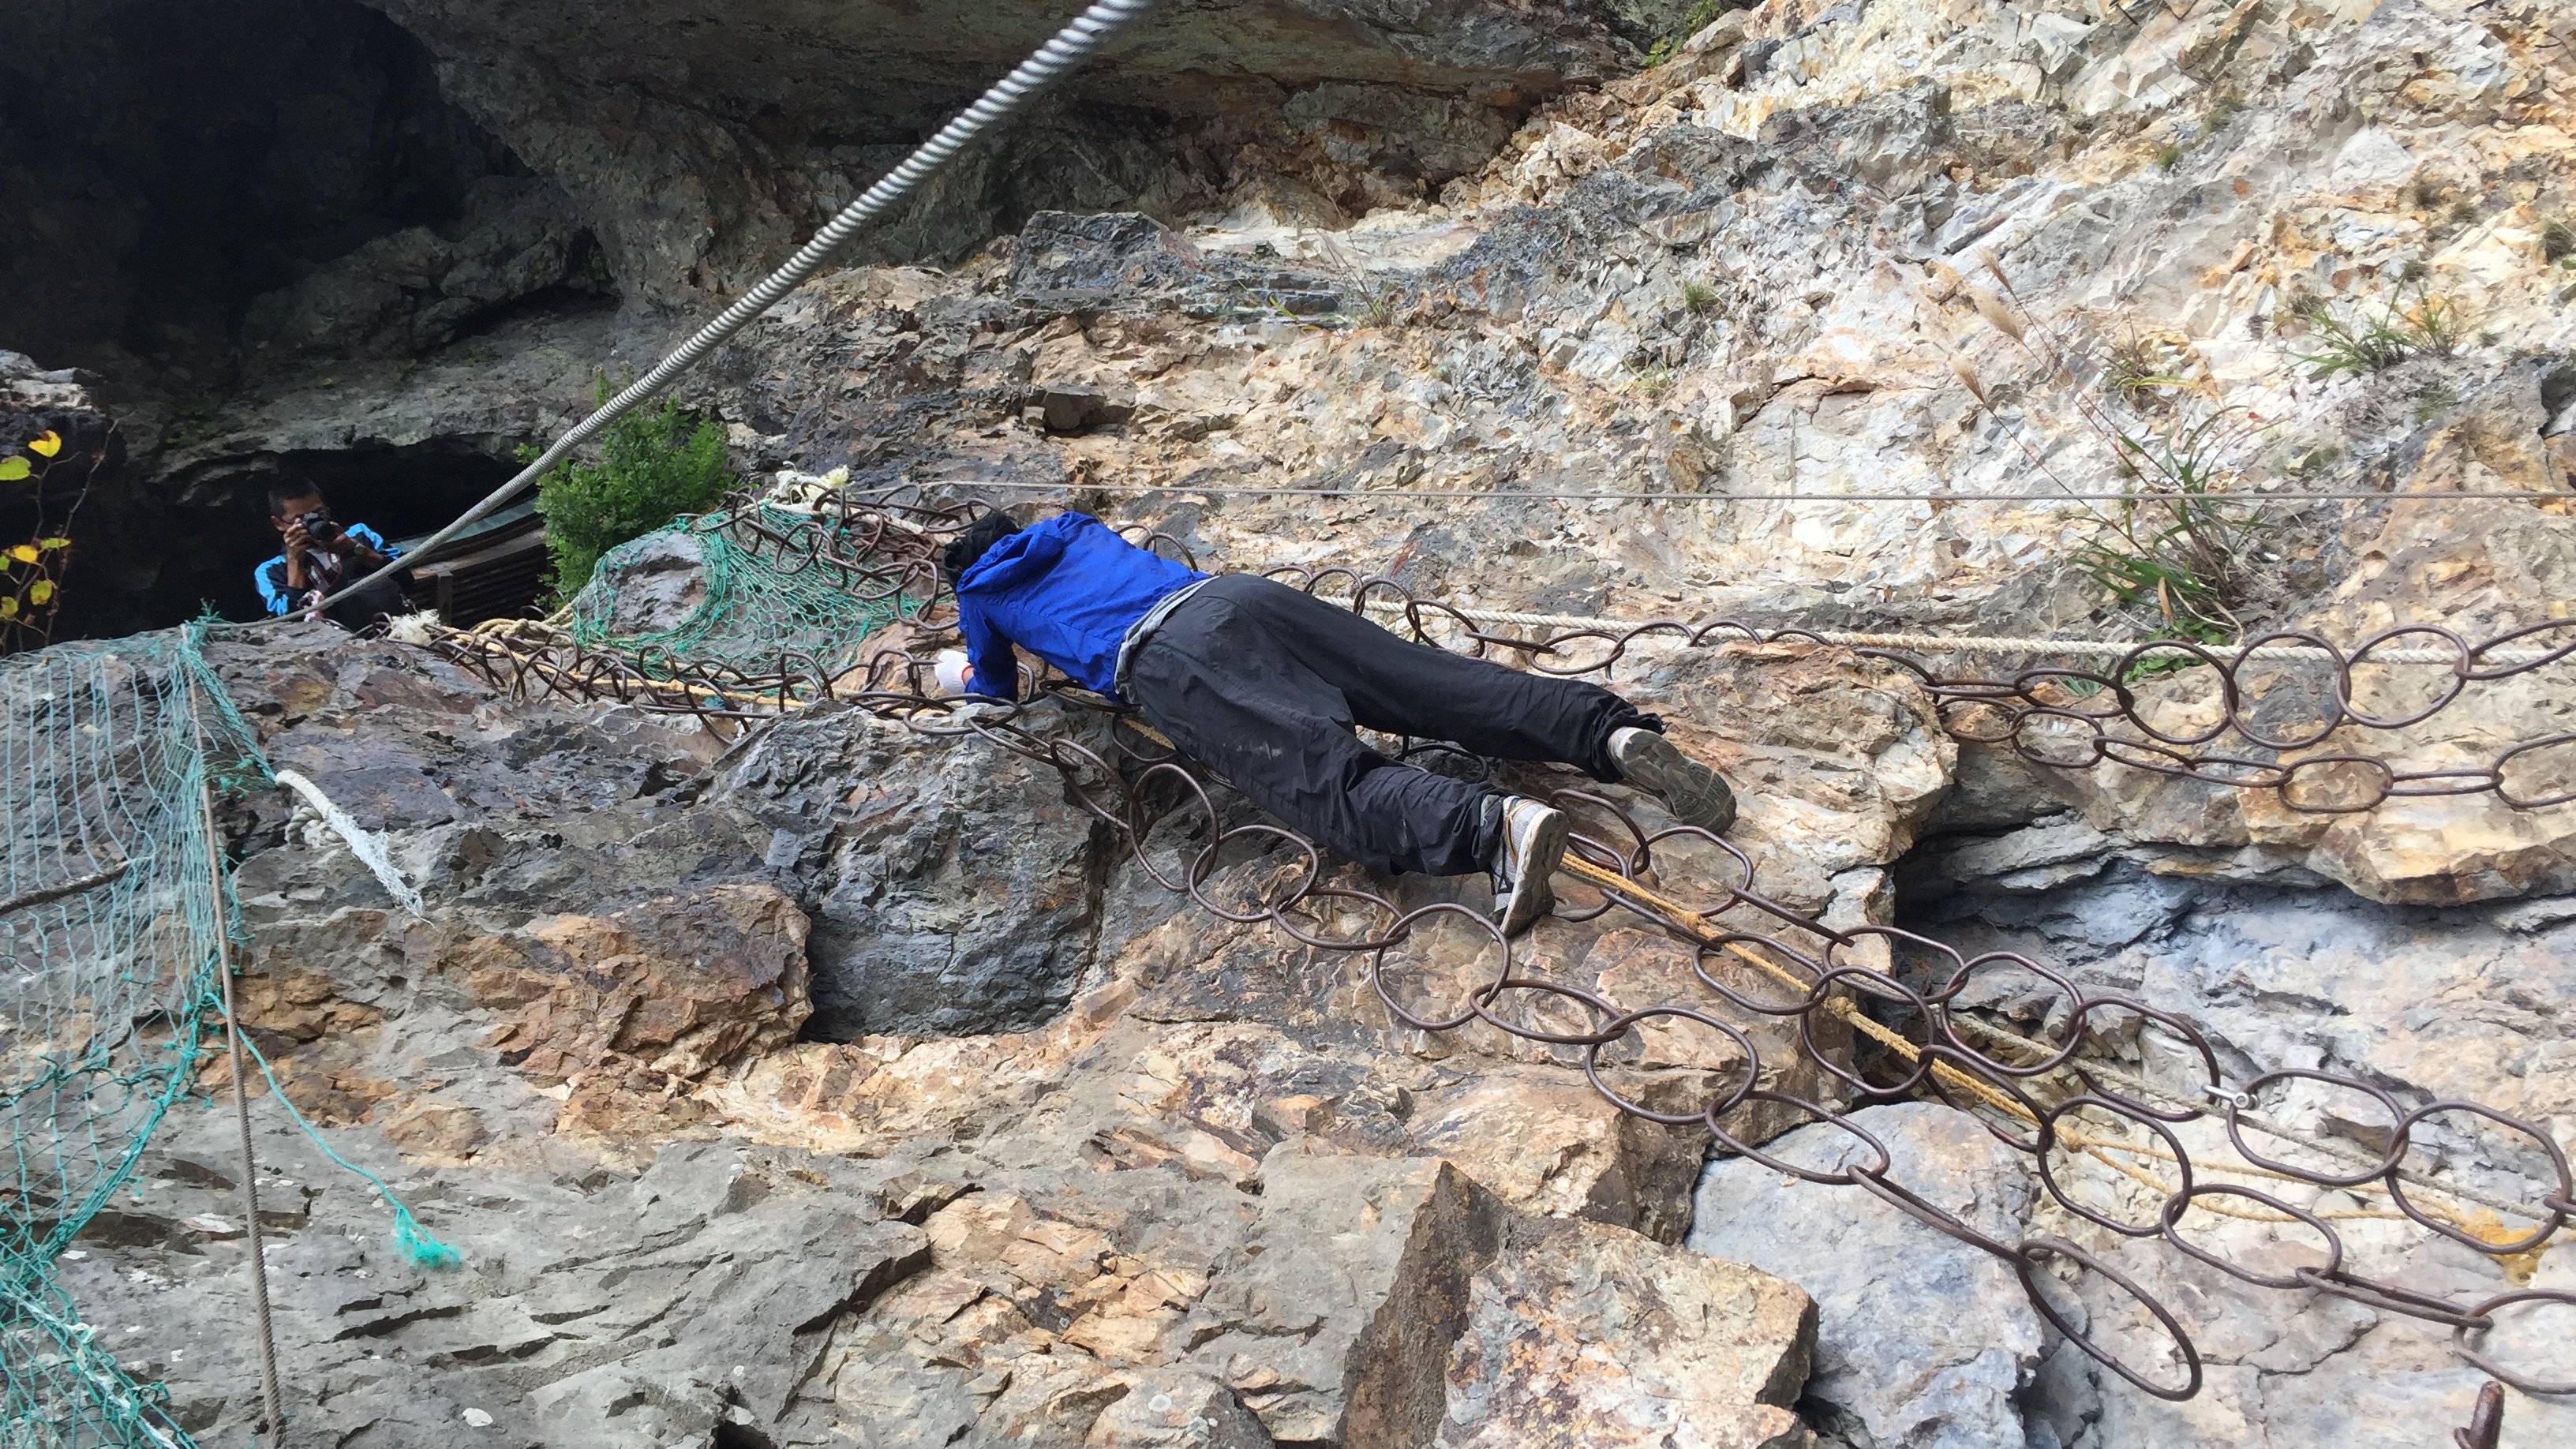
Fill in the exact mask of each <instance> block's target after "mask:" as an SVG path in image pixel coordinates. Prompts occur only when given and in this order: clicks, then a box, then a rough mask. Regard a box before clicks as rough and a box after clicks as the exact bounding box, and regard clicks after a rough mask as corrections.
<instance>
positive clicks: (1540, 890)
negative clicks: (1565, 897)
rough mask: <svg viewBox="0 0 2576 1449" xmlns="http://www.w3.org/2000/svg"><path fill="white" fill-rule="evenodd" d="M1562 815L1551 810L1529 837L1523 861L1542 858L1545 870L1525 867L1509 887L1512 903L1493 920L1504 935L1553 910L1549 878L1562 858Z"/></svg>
mask: <svg viewBox="0 0 2576 1449" xmlns="http://www.w3.org/2000/svg"><path fill="white" fill-rule="evenodd" d="M1567 828H1568V827H1567V822H1566V819H1565V816H1564V814H1563V813H1562V812H1559V811H1550V812H1549V813H1548V817H1547V819H1546V820H1544V821H1542V822H1540V824H1539V828H1538V833H1537V834H1536V835H1534V836H1532V837H1531V838H1530V843H1529V849H1528V851H1527V852H1526V855H1525V859H1526V860H1544V861H1546V862H1547V863H1548V865H1547V869H1545V870H1530V869H1524V870H1523V872H1522V874H1521V879H1520V881H1519V882H1518V883H1517V884H1516V885H1514V886H1513V888H1512V903H1511V904H1510V905H1508V906H1506V907H1504V908H1503V914H1502V918H1501V919H1500V920H1498V921H1496V922H1495V924H1496V925H1497V926H1499V927H1500V928H1501V929H1502V933H1503V934H1504V935H1506V936H1517V935H1519V934H1520V933H1521V932H1523V931H1526V930H1528V929H1529V928H1530V927H1532V926H1535V925H1537V924H1538V920H1539V917H1541V916H1544V915H1546V914H1547V913H1549V912H1550V911H1553V910H1555V909H1556V888H1555V887H1554V886H1552V885H1550V884H1549V883H1548V877H1549V876H1551V875H1554V874H1555V873H1556V863H1557V862H1558V861H1560V860H1563V859H1564V858H1565V837H1566V831H1567Z"/></svg>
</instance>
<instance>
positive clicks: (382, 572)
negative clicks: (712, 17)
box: [286, 0, 1154, 618]
mask: <svg viewBox="0 0 2576 1449" xmlns="http://www.w3.org/2000/svg"><path fill="white" fill-rule="evenodd" d="M1153 4H1154V0H1096V3H1094V4H1093V5H1092V6H1091V7H1090V8H1089V9H1087V10H1085V11H1083V12H1082V14H1080V15H1078V16H1076V17H1074V19H1073V21H1072V23H1071V24H1069V25H1067V26H1065V27H1064V28H1063V29H1062V30H1059V31H1057V32H1056V33H1055V35H1054V36H1053V37H1052V38H1051V39H1049V40H1048V41H1047V43H1046V44H1044V45H1042V46H1040V47H1038V49H1037V51H1036V52H1035V53H1034V54H1032V55H1031V56H1030V57H1029V58H1028V59H1027V60H1024V61H1022V62H1020V64H1019V67H1018V68H1017V69H1015V70H1013V71H1012V72H1011V73H1010V74H1009V75H1006V76H1004V77H1003V78H1002V79H1000V80H998V81H996V82H994V83H993V86H992V88H991V89H990V90H987V91H985V92H984V94H983V95H981V96H978V97H977V98H976V100H975V103H974V104H973V105H970V106H968V107H967V108H966V109H965V110H963V111H961V112H959V113H958V114H957V116H956V117H955V118H954V119H952V120H950V121H949V123H948V124H947V125H945V126H943V127H941V128H940V130H939V133H938V134H937V135H935V136H933V137H931V138H930V139H929V140H927V141H925V142H923V143H922V144H921V146H920V147H919V148H918V149H917V150H915V151H914V152H913V153H912V154H911V155H909V156H907V157H905V158H904V159H903V162H902V164H900V165H898V166H896V167H895V168H894V169H893V170H892V171H889V172H887V173H886V174H885V175H884V176H882V177H880V178H878V180H877V183H876V184H875V185H873V186H871V187H869V188H868V189H867V190H866V191H865V192H864V193H862V194H861V195H860V197H859V199H858V200H856V201H853V202H851V203H850V204H849V205H848V206H845V207H843V208H842V209H841V211H840V214H839V215H837V216H834V217H833V218H832V219H831V220H830V221H829V222H827V223H825V224H824V226H823V229H822V230H821V231H818V232H816V233H814V236H813V239H812V240H810V241H808V242H806V243H805V245H804V246H803V247H802V248H800V249H799V250H798V251H797V253H796V255H795V256H793V257H790V258H788V260H787V262H786V263H785V264H784V265H782V266H780V267H779V268H778V269H777V270H776V271H773V272H771V273H770V274H769V275H768V276H766V277H763V278H762V279H761V280H760V283H759V285H757V286H755V287H753V288H752V289H751V290H750V291H748V292H746V293H744V294H743V295H742V296H741V297H740V298H739V299H737V300H736V301H735V302H734V304H733V305H732V306H730V307H727V308H726V309H725V310H724V311H723V312H722V313H720V314H718V316H717V317H716V319H715V320H714V321H712V322H709V323H707V324H706V325H705V326H703V327H701V328H699V329H698V330H697V331H695V332H693V333H691V334H690V335H689V337H688V340H687V341H684V342H682V343H681V344H680V345H679V346H678V347H675V348H673V349H672V350H671V352H670V354H669V355H668V356H665V357H664V358H663V359H662V360H661V361H660V362H658V363H655V364H654V366H653V370H652V371H650V372H647V373H645V374H644V375H643V376H642V377H639V378H637V379H636V380H635V381H634V382H632V383H630V384H628V385H627V387H626V389H625V391H623V392H620V393H618V394H617V395H616V396H615V397H613V398H610V399H609V400H608V401H607V402H606V403H604V404H602V405H601V406H600V408H599V410H598V411H596V412H594V413H592V414H591V415H590V416H589V417H586V418H584V419H582V420H581V421H580V422H579V423H577V424H575V425H574V426H573V428H572V430H571V431H569V432H567V433H565V434H564V435H563V436H562V437H560V438H557V439H556V440H555V442H554V445H553V446H551V447H549V448H547V449H546V450H545V451H544V452H543V453H540V454H538V455H537V458H536V460H535V461H534V462H531V463H530V464H528V465H527V466H526V467H524V468H522V469H520V470H519V471H518V473H517V474H516V475H514V476H513V477H512V478H511V479H510V480H509V481H508V482H506V483H503V484H502V485H501V486H500V487H498V488H495V489H493V490H492V491H491V492H490V493H489V494H486V495H485V496H484V498H483V500H482V501H481V502H479V503H477V504H475V505H474V506H473V507H471V508H468V509H466V510H465V511H464V512H463V513H461V514H459V515H457V518H456V521H455V522H453V523H450V524H449V525H447V526H446V527H445V528H442V529H440V530H439V531H438V532H436V533H434V534H431V535H430V536H429V537H428V538H427V539H426V540H424V541H422V543H421V544H420V545H419V546H418V547H417V548H416V549H414V550H413V551H414V552H415V553H427V552H429V551H431V550H433V549H435V548H437V547H438V546H439V545H441V544H444V543H446V542H447V541H448V540H449V539H452V538H454V537H455V536H456V535H457V534H459V533H461V532H463V531H464V530H465V528H466V527H467V526H469V525H471V524H473V523H474V522H476V521H477V520H479V519H481V518H483V517H484V516H485V515H486V514H488V513H490V512H491V511H492V510H493V509H496V508H498V507H500V506H501V505H503V504H505V503H507V502H509V501H510V500H511V499H512V498H515V497H517V496H518V495H519V493H520V491H521V490H523V489H525V488H527V487H528V486H529V485H531V484H533V483H535V482H536V481H537V480H538V479H540V478H542V477H544V476H545V475H546V474H548V473H550V472H552V471H553V470H554V469H555V467H556V466H557V465H558V464H560V463H562V462H563V461H564V459H566V458H568V457H570V456H571V455H572V451H573V449H575V448H578V447H580V446H581V445H582V444H583V443H586V442H588V441H590V440H591V439H592V438H593V437H596V436H597V435H598V434H599V431H600V430H601V429H603V428H605V427H607V426H608V425H609V424H610V423H613V422H615V421H616V420H617V419H619V418H620V417H623V416H624V415H625V414H627V413H628V412H630V411H632V410H633V409H634V408H636V407H637V406H639V405H641V404H643V403H645V402H649V401H651V400H652V399H653V398H654V397H656V396H658V395H659V394H660V393H661V392H662V390H663V389H665V388H667V387H669V386H670V385H671V384H672V383H673V382H675V381H677V380H678V379H679V376H680V374H682V373H684V372H687V371H688V370H689V369H690V368H692V367H694V366H696V365H697V364H698V362H699V361H700V360H701V359H703V358H704V357H705V356H706V355H707V354H708V353H710V352H713V351H714V350H715V349H716V348H717V347H719V346H721V345H723V344H724V342H725V341H726V340H727V339H728V338H730V337H732V336H733V335H734V334H735V333H737V332H740V331H741V330H742V329H743V328H744V327H746V326H748V325H750V323H751V320H752V319H753V318H755V317H758V316H760V315H761V314H762V313H764V312H766V311H768V310H769V309H770V308H771V307H774V306H776V305H777V304H778V302H779V300H780V299H781V298H783V297H785V296H786V295H787V294H788V293H790V292H792V291H794V290H796V289H797V288H798V287H800V286H802V285H804V283H805V282H806V281H807V280H808V279H809V278H811V277H812V276H813V275H814V274H815V273H816V272H819V271H821V270H822V269H823V265H824V263H826V262H829V261H830V260H831V259H832V257H833V256H834V255H835V254H836V253H838V252H839V251H840V250H841V248H842V247H844V246H846V245H848V244H849V241H850V239H851V238H852V237H854V236H857V235H858V234H859V229H860V228H861V227H864V226H866V225H867V224H868V223H870V222H872V221H875V220H876V219H877V218H878V217H880V216H882V215H884V214H885V212H886V210H887V208H889V207H891V206H893V205H894V204H895V203H896V202H898V201H901V200H902V199H903V198H904V197H905V196H907V195H909V194H911V192H912V190H913V188H915V187H917V186H919V185H920V184H921V183H922V182H923V181H924V180H926V179H928V178H929V177H930V176H932V175H933V174H935V173H936V172H937V171H938V170H939V169H940V168H941V167H943V166H946V165H947V164H948V163H949V161H950V160H952V159H954V158H955V157H956V155H957V153H958V152H960V151H963V150H964V149H966V147H967V146H968V145H969V144H970V143H972V142H973V141H974V139H975V138H976V137H977V136H978V135H981V134H982V133H983V132H984V131H985V130H986V129H988V128H990V127H991V126H992V125H993V124H994V123H996V122H998V121H1001V120H1002V119H1004V118H1005V117H1007V116H1009V115H1010V114H1011V113H1012V112H1014V111H1017V110H1019V109H1020V108H1021V107H1022V106H1024V105H1026V104H1028V102H1029V101H1030V99H1031V98H1032V97H1034V96H1036V95H1037V94H1038V93H1039V92H1041V91H1044V90H1045V89H1046V88H1047V87H1049V86H1051V85H1053V84H1054V83H1055V82H1057V81H1058V80H1061V79H1063V77H1064V76H1065V75H1066V74H1067V73H1068V72H1070V71H1072V70H1073V69H1074V68H1075V67H1076V66H1079V65H1081V64H1082V63H1083V62H1084V61H1085V60H1088V59H1090V58H1091V56H1092V55H1094V54H1095V53H1097V52H1098V51H1099V49H1100V48H1101V47H1102V46H1103V45H1106V44H1108V43H1109V41H1110V39H1111V38H1112V37H1113V36H1115V35H1117V34H1118V32H1119V31H1121V30H1123V29H1125V28H1126V27H1127V26H1128V25H1129V24H1130V23H1131V22H1133V21H1134V20H1135V19H1136V18H1137V17H1139V16H1141V15H1143V14H1144V13H1145V12H1146V11H1148V10H1150V9H1152V8H1153ZM402 567H403V565H402V563H401V561H399V560H396V561H394V562H390V563H387V564H386V565H385V566H384V567H382V568H380V569H377V570H376V571H375V572H374V573H371V574H369V575H367V576H366V577H365V578H362V579H359V580H357V581H356V582H354V583H351V584H348V585H345V586H343V587H342V588H341V589H340V591H339V592H338V593H335V594H333V595H331V596H330V597H329V598H327V599H325V600H323V601H322V604H321V605H320V606H319V607H328V606H329V605H331V604H335V603H338V602H339V601H340V600H342V599H345V598H348V597H350V596H351V595H353V594H355V593H356V592H357V591H358V590H360V589H363V588H366V587H367V586H368V585H370V584H373V583H375V582H376V581H378V580H380V579H384V578H387V577H390V576H391V575H393V574H394V573H396V572H398V571H399V570H400V569H401V568H402ZM296 612H297V613H302V612H304V611H302V610H298V611H296ZM286 617H290V618H291V617H294V615H292V614H290V615H288V616H286Z"/></svg>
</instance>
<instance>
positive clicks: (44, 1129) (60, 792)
mask: <svg viewBox="0 0 2576 1449" xmlns="http://www.w3.org/2000/svg"><path fill="white" fill-rule="evenodd" d="M266 775H267V766H266V764H265V762H264V761H262V759H261V758H260V755H259V751H258V747H257V744H256V742H255V737H254V736H253V735H252V733H251V731H250V729H249V727H248V726H247V725H245V724H244V723H243V721H242V719H241V717H240V715H239V714H237V713H236V712H235V711H234V710H233V708H232V706H231V705H230V703H228V702H227V701H226V700H225V697H224V693H223V690H222V688H221V687H220V686H219V685H217V684H216V682H215V680H214V678H213V675H212V674H211V672H210V671H209V670H208V669H207V667H206V664H205V660H204V657H203V655H202V654H201V653H200V651H199V642H198V634H197V631H196V630H194V629H187V630H180V631H176V632H173V633H169V634H162V635H153V636H144V637H139V638H134V639H126V640H119V641H116V642H113V643H108V644H98V645H77V646H75V645H66V646H62V647H58V648H54V649H49V650H46V651H44V652H42V653H39V654H34V655H29V656H24V657H22V658H19V659H15V660H10V661H6V662H0V816H5V818H6V820H7V824H8V829H7V835H6V840H5V843H0V1112H5V1113H6V1115H7V1126H8V1131H9V1136H8V1156H7V1159H6V1163H5V1176H0V1446H5V1449H21V1446H28V1449H33V1446H38V1445H43V1446H48V1449H51V1446H57V1445H62V1446H87V1445H181V1444H186V1443H188V1442H189V1440H188V1436H187V1435H186V1434H185V1433H184V1432H183V1431H181V1430H180V1429H179V1427H178V1426H177V1424H176V1423H174V1422H173V1421H172V1420H171V1419H170V1417H169V1415H168V1413H167V1412H166V1410H165V1408H164V1406H163V1404H162V1402H161V1397H160V1395H159V1393H158V1391H157V1389H156V1388H155V1387H153V1386H150V1385H146V1384H143V1383H141V1382H139V1381H137V1380H136V1379H135V1378H133V1377H132V1376H130V1375H129V1374H127V1373H126V1372H125V1371H124V1370H123V1369H121V1368H119V1367H118V1366H117V1363H116V1361H115V1359H114V1358H113V1356H112V1355H110V1354H109V1353H108V1352H107V1350H106V1349H104V1348H102V1347H100V1346H99V1345H98V1344H97V1343H96V1342H94V1341H93V1338H92V1335H91V1330H90V1329H89V1328H88V1327H87V1326H86V1325H84V1324H83V1323H82V1322H81V1318H80V1315H79V1313H78V1312H77V1311H76V1310H75V1308H74V1307H73V1305H72V1303H71V1301H70V1299H69V1298H68V1296H67V1295H66V1294H65V1293H64V1292H63V1290H62V1288H61V1286H60V1285H59V1284H58V1283H56V1281H55V1271H54V1269H55V1260H56V1258H57V1257H58V1256H59V1255H60V1254H61V1253H62V1252H63V1250H64V1249H65V1248H66V1247H67V1246H68V1245H69V1244H70V1243H71V1241H72V1239H73V1237H74V1236H75V1235H76V1234H78V1233H79V1232H80V1230H81V1228H82V1226H83V1225H85V1224H86V1223H87V1222H88V1221H89V1220H90V1218H91V1217H92V1216H94V1215H95V1214H96V1213H97V1212H98V1211H99V1210H100V1209H101V1208H102V1207H104V1206H105V1205H106V1204H107V1202H108V1200H109V1197H110V1196H111V1195H112V1194H113V1193H114V1192H115V1191H116V1189H117V1187H118V1186H119V1185H120V1184H121V1183H123V1182H124V1181H125V1180H126V1179H127V1178H128V1177H129V1176H130V1175H131V1174H132V1173H133V1171H134V1167H135V1164H136V1162H137V1160H138V1159H139V1158H140V1157H141V1155H142V1152H143V1146H144V1143H145V1141H146V1140H147V1139H148V1138H149V1137H150V1135H151V1133H152V1130H153V1128H154V1127H155V1126H156V1125H157V1124H158V1123H159V1122H160V1120H161V1118H162V1115H163V1114H164V1113H166V1112H167V1111H168V1110H169V1109H170V1106H171V1105H172V1103H174V1102H175V1101H177V1100H178V1099H179V1098H180V1097H181V1096H183V1095H185V1094H186V1093H187V1090H188V1088H189V1085H190V1082H191V1080H192V1078H193V1076H194V1073H195V1068H196V1064H197V1057H198V1053H199V1050H200V1045H199V1035H200V1033H199V1028H200V1026H201V1025H203V1024H205V1023H207V1022H209V1021H213V1020H220V1016H221V1006H220V1001H221V998H220V992H221V981H220V979H219V977H218V975H217V972H218V970H219V962H220V961H221V959H222V958H221V936H222V933H224V932H226V931H228V930H231V929H232V919H233V918H232V912H231V909H230V902H229V900H228V899H227V898H226V893H225V890H224V888H223V887H222V886H221V885H220V884H219V881H220V876H219V874H218V867H219V865H220V862H219V861H218V860H217V859H215V858H214V855H213V854H212V851H213V850H214V847H213V846H212V845H211V844H210V842H209V839H208V831H207V829H206V822H205V807H204V799H205V790H206V788H207V786H208V785H209V784H210V783H211V784H212V785H213V787H214V788H215V789H217V790H223V789H226V788H228V787H236V786H242V785H248V784H251V783H255V782H257V781H260V780H263V779H265V777H266Z"/></svg>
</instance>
